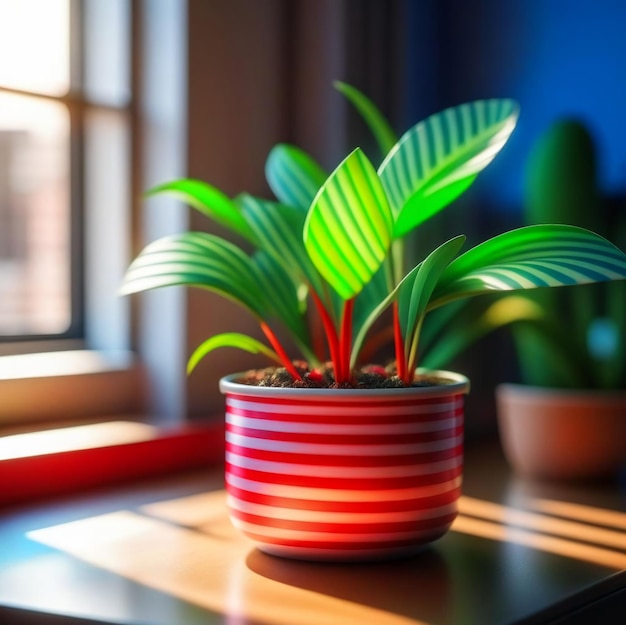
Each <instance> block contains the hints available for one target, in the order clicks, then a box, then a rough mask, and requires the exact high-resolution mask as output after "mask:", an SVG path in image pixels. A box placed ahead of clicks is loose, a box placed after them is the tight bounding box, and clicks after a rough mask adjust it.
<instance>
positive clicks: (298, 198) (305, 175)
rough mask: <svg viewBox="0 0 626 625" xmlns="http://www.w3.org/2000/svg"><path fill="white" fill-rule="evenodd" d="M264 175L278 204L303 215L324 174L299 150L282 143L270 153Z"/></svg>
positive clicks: (321, 183)
mask: <svg viewBox="0 0 626 625" xmlns="http://www.w3.org/2000/svg"><path fill="white" fill-rule="evenodd" d="M265 176H266V178H267V182H268V184H269V185H270V188H271V189H272V191H273V192H274V195H275V196H276V197H277V198H278V201H279V202H282V203H283V204H288V205H289V206H294V207H296V208H299V209H301V210H303V211H305V212H306V211H307V210H308V209H309V206H310V205H311V202H312V201H313V198H314V197H315V194H316V193H317V191H318V189H319V188H320V187H321V186H322V185H323V184H324V181H325V180H326V177H327V174H326V172H325V171H324V170H323V169H322V168H321V167H320V166H319V165H318V164H317V163H316V162H315V161H314V160H313V159H312V158H311V157H310V156H309V155H308V154H306V153H305V152H303V151H302V150H301V149H299V148H297V147H295V146H292V145H286V144H284V143H283V144H279V145H276V146H275V147H274V148H272V150H271V151H270V153H269V156H268V158H267V162H266V164H265Z"/></svg>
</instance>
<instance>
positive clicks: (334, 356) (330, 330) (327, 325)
mask: <svg viewBox="0 0 626 625" xmlns="http://www.w3.org/2000/svg"><path fill="white" fill-rule="evenodd" d="M311 298H312V299H313V303H314V304H315V307H316V308H317V311H318V312H319V315H320V319H321V320H322V325H323V326H324V332H326V339H327V340H328V350H329V351H330V359H331V360H332V361H333V366H334V368H335V377H336V376H337V375H338V371H339V365H340V361H339V359H340V357H341V356H340V353H339V338H338V337H337V330H335V326H334V324H333V320H332V319H331V318H330V315H329V314H328V311H327V310H326V307H325V306H324V304H323V303H322V300H320V298H319V295H318V294H317V293H316V292H315V291H313V290H311Z"/></svg>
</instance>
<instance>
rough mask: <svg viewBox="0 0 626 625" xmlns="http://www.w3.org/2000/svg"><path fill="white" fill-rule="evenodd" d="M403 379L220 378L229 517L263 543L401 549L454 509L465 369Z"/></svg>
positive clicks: (382, 554) (326, 555)
mask: <svg viewBox="0 0 626 625" xmlns="http://www.w3.org/2000/svg"><path fill="white" fill-rule="evenodd" d="M431 373H434V374H435V375H437V376H439V377H443V378H445V379H447V380H449V381H450V383H449V384H445V385H442V386H435V387H419V388H417V387H412V388H404V389H398V388H394V389H354V390H352V389H350V390H345V389H341V390H338V389H291V388H271V387H258V386H250V385H246V384H240V383H237V382H236V381H235V380H236V379H237V378H238V377H240V374H239V375H238V374H235V375H231V376H227V377H225V378H223V379H222V380H220V390H221V391H222V393H223V394H224V395H225V396H226V490H227V493H228V507H229V514H230V518H231V520H232V522H233V524H234V525H235V527H237V528H238V529H239V530H241V531H242V532H243V533H244V534H245V535H247V536H248V537H249V538H251V539H253V540H254V541H255V542H256V543H257V546H258V547H259V549H261V550H262V551H264V552H266V553H270V554H274V555H280V556H286V557H292V558H304V559H315V560H362V559H380V558H389V557H398V556H405V555H410V554H412V553H414V552H415V551H417V550H419V549H420V548H421V547H422V546H423V545H424V544H426V543H429V542H431V541H433V540H436V539H437V538H440V537H441V536H442V535H443V534H445V533H446V531H447V530H448V529H449V528H450V525H451V524H452V522H453V520H454V519H455V517H456V515H457V500H458V497H459V494H460V489H461V480H462V470H463V403H464V395H465V394H466V393H467V391H468V388H469V382H468V380H467V378H465V377H463V376H461V375H459V374H456V373H450V372H447V371H439V372H431Z"/></svg>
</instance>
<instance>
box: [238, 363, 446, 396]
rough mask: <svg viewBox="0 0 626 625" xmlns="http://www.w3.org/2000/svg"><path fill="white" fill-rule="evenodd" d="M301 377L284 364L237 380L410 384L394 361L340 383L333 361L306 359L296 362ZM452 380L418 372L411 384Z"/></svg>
mask: <svg viewBox="0 0 626 625" xmlns="http://www.w3.org/2000/svg"><path fill="white" fill-rule="evenodd" d="M294 366H295V368H296V370H297V371H298V373H299V374H300V375H301V376H302V379H301V380H294V378H292V377H291V375H290V374H289V373H288V372H287V369H285V368H284V367H266V368H265V369H251V370H250V371H247V372H246V373H245V374H244V375H243V376H242V377H241V378H238V379H237V380H236V381H237V382H240V383H241V384H249V385H250V386H271V387H283V388H336V389H341V388H343V389H355V388H372V389H378V388H407V385H406V384H404V382H402V380H401V379H400V378H399V377H398V376H397V375H396V369H395V366H394V365H389V366H387V367H383V366H382V365H368V366H365V367H362V368H361V369H359V370H358V371H354V372H353V375H352V378H351V380H350V382H349V383H345V384H341V385H339V384H337V382H336V381H335V375H334V370H333V367H332V365H331V364H329V363H327V364H326V365H324V366H322V367H318V368H310V367H309V365H308V364H307V363H305V362H300V361H298V362H294ZM451 382H452V381H451V380H449V379H446V378H441V377H438V376H434V375H416V376H415V378H414V379H413V382H412V384H410V385H409V386H411V387H420V386H441V385H445V384H450V383H451Z"/></svg>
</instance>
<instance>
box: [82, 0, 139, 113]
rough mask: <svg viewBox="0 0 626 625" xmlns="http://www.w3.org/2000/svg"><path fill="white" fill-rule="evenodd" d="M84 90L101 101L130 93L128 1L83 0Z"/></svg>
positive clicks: (116, 99) (113, 101)
mask: <svg viewBox="0 0 626 625" xmlns="http://www.w3.org/2000/svg"><path fill="white" fill-rule="evenodd" d="M82 7H83V14H84V20H85V43H86V45H85V92H86V95H87V97H88V98H90V99H92V100H96V101H98V102H101V103H104V104H111V105H123V104H125V103H126V102H127V101H128V99H129V96H130V4H129V2H128V0H83V5H82Z"/></svg>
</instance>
